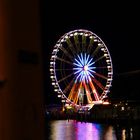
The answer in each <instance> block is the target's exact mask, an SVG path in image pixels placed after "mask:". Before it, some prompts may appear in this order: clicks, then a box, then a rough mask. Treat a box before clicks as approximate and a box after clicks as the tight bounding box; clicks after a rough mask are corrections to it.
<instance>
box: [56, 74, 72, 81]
mask: <svg viewBox="0 0 140 140" xmlns="http://www.w3.org/2000/svg"><path fill="white" fill-rule="evenodd" d="M72 75H73V73H71V74H69V75H67V76H65V77H63V78H62V79H60V80H59V81H58V83H60V82H62V81H64V80H66V79H67V78H69V77H71V76H72Z"/></svg>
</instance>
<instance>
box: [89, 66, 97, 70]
mask: <svg viewBox="0 0 140 140" xmlns="http://www.w3.org/2000/svg"><path fill="white" fill-rule="evenodd" d="M96 68H97V67H89V66H88V69H90V70H92V69H96Z"/></svg>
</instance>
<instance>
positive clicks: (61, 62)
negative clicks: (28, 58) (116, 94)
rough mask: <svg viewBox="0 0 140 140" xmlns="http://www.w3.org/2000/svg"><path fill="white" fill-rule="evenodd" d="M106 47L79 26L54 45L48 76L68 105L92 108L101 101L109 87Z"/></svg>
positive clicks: (110, 80)
mask: <svg viewBox="0 0 140 140" xmlns="http://www.w3.org/2000/svg"><path fill="white" fill-rule="evenodd" d="M112 77H113V66H112V60H111V56H110V53H109V50H108V48H107V46H106V45H105V43H104V42H103V41H102V40H101V38H99V37H98V36H97V35H96V34H95V33H93V32H91V31H88V30H84V29H78V30H74V31H70V32H68V33H66V34H64V35H63V36H62V37H61V38H60V39H59V40H58V41H57V43H56V45H55V46H54V48H53V51H52V56H51V59H50V78H51V80H52V85H53V86H54V91H55V92H57V93H58V94H57V95H58V97H60V98H61V101H62V102H63V103H64V104H65V105H66V106H67V105H69V106H74V107H76V108H88V109H90V108H92V107H93V105H94V104H97V103H103V101H104V98H106V96H107V94H108V92H109V89H110V87H111V83H112Z"/></svg>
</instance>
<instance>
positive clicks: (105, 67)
mask: <svg viewBox="0 0 140 140" xmlns="http://www.w3.org/2000/svg"><path fill="white" fill-rule="evenodd" d="M96 69H107V66H102V67H96Z"/></svg>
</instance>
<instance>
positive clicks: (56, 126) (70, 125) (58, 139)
mask: <svg viewBox="0 0 140 140" xmlns="http://www.w3.org/2000/svg"><path fill="white" fill-rule="evenodd" d="M47 128H48V129H49V133H47V140H127V139H129V140H133V139H134V140H138V139H139V138H138V136H137V135H135V137H134V134H133V133H134V130H133V128H132V127H120V126H119V125H116V126H111V125H105V124H98V123H88V122H77V121H75V120H69V121H67V120H54V121H50V122H48V124H47ZM136 129H138V131H139V127H138V128H136V127H135V130H136ZM136 138H137V139H136Z"/></svg>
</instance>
